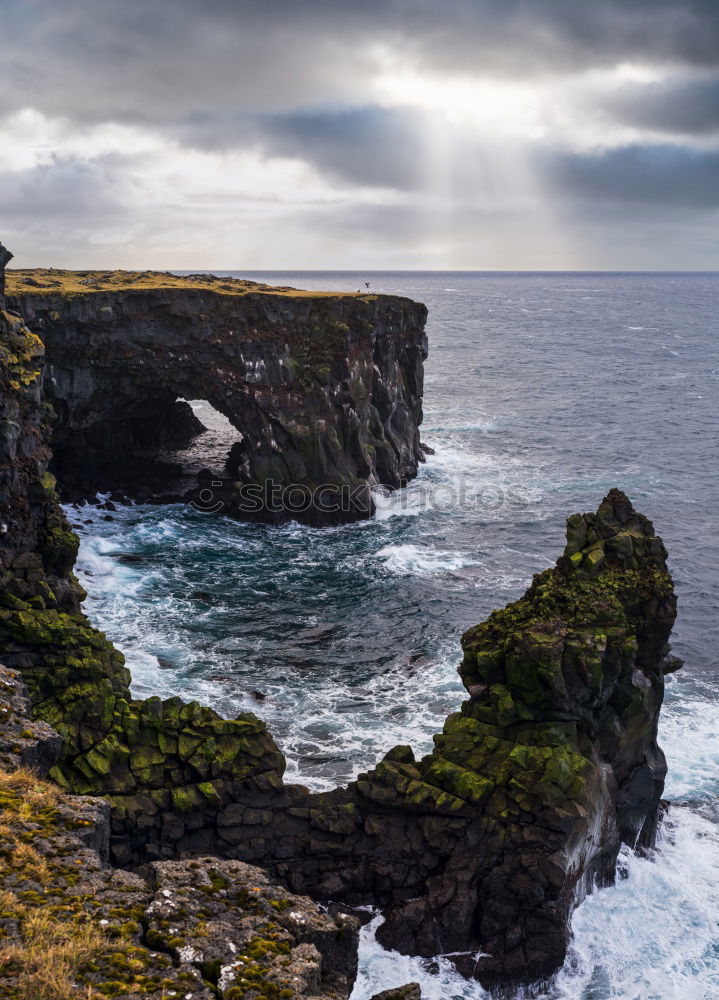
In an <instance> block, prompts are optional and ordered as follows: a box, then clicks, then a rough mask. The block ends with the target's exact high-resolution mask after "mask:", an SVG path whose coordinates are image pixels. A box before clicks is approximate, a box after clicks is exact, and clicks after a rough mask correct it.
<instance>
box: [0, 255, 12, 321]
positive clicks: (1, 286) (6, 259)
mask: <svg viewBox="0 0 719 1000" xmlns="http://www.w3.org/2000/svg"><path fill="white" fill-rule="evenodd" d="M12 257H13V255H12V254H11V253H10V251H9V250H8V249H7V247H4V246H3V245H2V243H0V309H4V308H5V268H6V266H7V265H8V264H9V263H10V261H11V260H12Z"/></svg>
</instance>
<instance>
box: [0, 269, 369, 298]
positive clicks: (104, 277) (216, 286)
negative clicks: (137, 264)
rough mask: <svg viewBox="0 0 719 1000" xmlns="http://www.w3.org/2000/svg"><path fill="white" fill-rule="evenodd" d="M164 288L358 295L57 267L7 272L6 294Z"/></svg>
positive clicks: (199, 276)
mask: <svg viewBox="0 0 719 1000" xmlns="http://www.w3.org/2000/svg"><path fill="white" fill-rule="evenodd" d="M164 288H182V289H185V290H187V289H198V290H201V291H210V292H217V293H218V294H219V295H248V294H250V293H255V294H256V293H261V294H266V295H279V296H283V297H290V298H296V297H310V298H328V297H335V296H336V297H343V296H345V295H352V296H353V297H357V293H354V292H353V293H349V292H348V293H344V292H308V291H303V290H301V289H297V288H290V287H289V286H286V285H283V286H274V285H266V284H261V283H260V282H257V281H249V280H245V279H243V278H218V277H215V276H214V275H210V274H193V275H187V276H179V275H176V274H170V273H169V272H167V271H62V270H56V269H55V268H50V269H48V268H36V269H31V270H12V271H6V272H5V292H6V294H7V295H93V294H95V293H97V292H115V291H152V290H157V289H164Z"/></svg>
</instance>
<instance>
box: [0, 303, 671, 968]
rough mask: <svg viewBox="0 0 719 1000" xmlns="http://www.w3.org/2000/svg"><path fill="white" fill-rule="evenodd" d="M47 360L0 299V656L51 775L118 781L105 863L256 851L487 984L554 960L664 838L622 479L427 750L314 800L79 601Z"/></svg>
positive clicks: (239, 726) (503, 633)
mask: <svg viewBox="0 0 719 1000" xmlns="http://www.w3.org/2000/svg"><path fill="white" fill-rule="evenodd" d="M42 355H43V345H42V343H41V342H40V341H39V340H38V338H37V337H35V336H34V335H33V334H31V333H30V331H29V330H28V329H27V327H25V325H24V324H23V323H22V321H20V320H19V319H18V318H17V317H14V316H12V315H10V314H8V313H0V386H1V388H2V392H1V394H0V405H1V406H2V411H1V412H0V418H2V419H1V422H0V428H1V429H2V436H1V437H0V477H1V478H0V487H2V489H1V490H0V519H2V521H3V522H4V523H5V530H4V532H3V533H2V534H0V560H1V569H0V659H1V660H2V661H4V662H5V663H6V664H8V666H9V667H11V668H14V669H16V670H18V671H19V672H21V674H22V676H23V679H24V681H25V683H27V685H28V688H29V690H30V694H31V697H32V702H33V714H34V717H35V719H36V720H42V721H43V722H45V723H50V724H51V725H52V726H53V727H54V728H55V729H57V731H58V732H59V734H60V736H61V738H62V748H61V750H60V754H61V755H60V758H59V760H58V762H57V763H56V764H55V765H54V766H53V767H52V769H51V771H50V774H51V776H52V777H53V778H54V779H55V780H56V781H57V782H58V783H59V784H60V785H61V786H63V787H64V788H65V789H66V790H67V791H68V792H72V793H75V794H83V795H94V796H107V798H108V801H109V803H110V808H111V841H110V844H111V852H112V857H113V859H114V861H115V863H116V864H120V865H128V864H136V863H143V864H147V863H153V862H156V861H157V862H159V861H163V860H170V859H172V858H174V857H176V856H177V854H178V852H188V853H189V854H193V855H197V856H206V855H214V856H217V857H222V858H225V859H234V860H239V861H243V862H246V863H251V864H261V865H262V866H264V867H266V868H268V869H269V870H270V871H271V872H272V873H273V875H274V877H277V878H280V879H281V880H283V882H284V883H285V884H287V885H288V886H289V888H290V890H291V891H293V892H299V893H302V894H305V893H306V894H309V895H310V896H313V897H314V898H317V899H334V900H341V901H343V902H345V903H348V904H360V903H367V902H372V903H375V904H377V905H380V906H382V907H383V908H384V909H385V910H386V914H387V921H386V923H385V924H384V926H383V927H382V928H381V929H380V938H381V940H382V941H383V942H384V943H385V944H387V945H390V946H392V947H395V948H398V949H399V950H401V951H404V952H407V953H414V954H421V955H434V954H437V953H439V952H443V953H447V952H451V953H459V954H455V961H456V962H457V965H458V966H459V968H460V969H461V970H462V971H463V972H464V973H465V974H466V975H470V976H472V975H474V976H477V977H478V978H480V979H481V980H482V981H483V982H486V983H493V982H498V981H499V982H518V981H525V982H526V981H531V980H535V979H537V978H539V977H543V976H547V975H549V974H550V973H551V972H553V971H554V970H555V969H556V968H557V967H558V966H559V965H560V964H561V963H562V961H563V959H564V955H565V952H566V946H567V941H568V935H569V931H568V916H569V914H570V911H571V909H572V907H573V905H574V903H575V900H576V898H577V892H578V891H581V890H582V887H583V886H584V885H585V884H586V883H587V882H588V881H589V880H590V879H591V878H593V877H596V878H597V879H598V880H599V881H600V882H601V881H607V880H609V879H611V877H612V875H613V871H614V864H615V860H616V856H617V851H618V848H619V845H620V843H621V842H622V841H624V842H627V843H629V844H632V845H634V844H635V843H638V844H639V845H649V844H651V842H652V839H653V836H654V829H655V825H656V819H657V811H658V807H659V800H660V796H661V792H662V787H663V780H664V773H665V763H664V757H663V754H662V752H661V750H660V749H659V748H658V746H657V743H656V731H657V721H658V714H659V709H660V705H661V701H662V696H663V686H664V681H663V675H664V673H666V672H667V671H668V670H672V669H675V668H676V667H677V666H678V665H679V664H678V661H676V660H674V659H673V658H671V657H670V656H669V655H668V645H667V642H668V638H669V634H670V631H671V627H672V624H673V621H674V618H675V614H676V600H675V596H674V591H673V585H672V580H671V577H670V575H669V572H668V570H667V566H666V551H665V549H664V546H663V544H662V542H661V539H660V538H658V537H657V536H656V535H655V532H654V529H653V526H652V524H651V522H649V521H648V520H647V519H646V518H645V517H643V516H642V515H641V514H638V513H637V512H635V511H634V509H633V508H632V506H631V503H630V502H629V500H628V499H627V497H626V496H625V495H624V494H622V493H621V492H620V491H618V490H612V491H611V492H610V494H609V495H608V496H607V498H606V499H605V500H604V501H603V503H602V504H601V505H600V507H599V508H598V510H597V512H596V513H594V514H585V515H575V516H574V517H572V518H570V519H569V522H568V531H567V546H566V549H565V552H564V554H563V555H562V556H561V557H560V559H559V560H558V562H557V565H556V566H555V567H554V568H552V569H548V570H546V571H545V572H544V573H541V574H539V575H538V576H536V577H535V579H534V581H533V583H532V586H531V587H530V588H529V590H528V591H527V593H526V594H525V595H524V597H523V598H521V599H520V600H518V601H516V602H514V603H513V604H510V605H508V606H507V608H505V609H503V610H501V611H497V612H495V613H494V614H493V615H491V616H490V617H489V618H488V619H487V621H486V622H484V623H483V624H481V625H478V626H476V627H475V628H473V629H470V630H469V631H468V632H467V633H466V634H465V636H464V637H463V640H462V643H463V649H464V659H463V661H462V665H461V668H460V670H461V674H462V677H463V679H464V682H465V685H466V687H467V689H468V693H469V699H468V700H467V701H466V702H465V703H464V704H463V705H462V708H461V711H460V712H458V713H456V714H454V715H452V716H450V717H449V718H448V719H447V721H446V723H445V726H444V730H443V732H442V733H441V734H439V735H438V736H437V737H436V738H435V743H436V747H435V750H434V752H433V753H432V754H430V755H428V756H426V757H424V758H423V759H421V760H419V761H417V760H416V759H415V757H414V755H413V752H412V750H411V748H409V747H396V748H395V749H394V750H392V751H391V752H390V753H389V754H387V756H386V757H385V759H384V760H383V761H382V762H381V763H380V764H379V765H378V766H377V767H376V768H374V769H373V770H372V771H371V772H369V773H368V774H365V775H361V776H360V778H358V780H357V781H355V782H353V783H351V784H350V785H349V786H348V787H347V788H341V789H336V790H335V791H333V792H330V793H324V794H310V793H309V792H308V791H307V790H306V789H305V788H302V787H299V786H293V785H285V784H284V782H283V771H284V759H283V757H282V755H281V753H280V752H279V750H278V748H277V747H276V745H275V744H274V741H273V740H272V738H271V737H270V735H269V734H268V733H267V731H266V728H265V726H264V724H263V723H262V722H261V721H260V720H259V719H257V718H256V717H255V716H253V715H251V714H245V715H242V716H240V717H239V718H238V719H236V720H223V719H221V718H220V717H219V716H217V715H216V713H214V712H213V711H212V710H210V709H206V708H202V707H201V706H199V705H197V704H194V703H191V704H184V703H183V702H182V701H181V700H180V699H170V700H167V701H164V702H162V701H160V700H159V699H157V698H152V699H148V700H147V701H144V702H138V701H134V700H133V699H132V698H131V697H130V694H129V689H128V682H129V674H128V671H127V670H126V668H125V667H124V665H123V660H122V657H121V655H120V654H119V653H118V652H117V651H116V650H114V649H113V647H112V646H111V644H110V643H109V642H107V640H106V639H105V637H104V636H103V635H102V634H101V633H99V632H98V631H96V630H94V629H93V628H92V627H91V626H90V625H89V623H88V622H87V620H86V618H85V617H84V616H83V615H82V613H81V611H80V600H81V599H82V596H83V593H82V590H81V588H80V587H79V585H78V584H77V581H76V580H75V578H74V576H73V574H72V566H73V563H74V559H75V554H76V548H77V539H76V538H75V536H74V535H73V533H72V532H71V531H70V529H69V527H68V525H67V523H66V521H65V519H64V517H63V515H62V511H61V510H60V508H59V506H58V504H57V497H56V494H55V492H54V481H53V479H52V477H51V476H49V475H48V473H47V464H48V460H49V454H50V452H49V435H50V416H51V414H50V410H49V407H47V405H46V404H45V403H44V401H43V394H42V371H43V357H42ZM35 724H36V725H38V724H39V722H36V723H35ZM28 731H29V730H28ZM19 735H20V737H22V734H19ZM46 735H48V734H47V733H46ZM23 738H24V737H23ZM28 738H29V737H28ZM49 738H51V737H49ZM16 746H17V747H18V750H17V752H18V753H21V752H22V751H23V743H22V738H21V739H18V741H17V743H16ZM480 952H481V953H482V955H481V957H478V955H479V953H480Z"/></svg>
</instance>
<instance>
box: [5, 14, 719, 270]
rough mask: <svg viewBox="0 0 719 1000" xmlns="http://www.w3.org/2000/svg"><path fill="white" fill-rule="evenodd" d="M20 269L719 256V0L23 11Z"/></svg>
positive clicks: (9, 210)
mask: <svg viewBox="0 0 719 1000" xmlns="http://www.w3.org/2000/svg"><path fill="white" fill-rule="evenodd" d="M0 24H1V25H2V46H1V47H0V94H1V95H2V100H1V101H0V240H2V241H3V242H4V243H5V244H6V245H8V246H9V247H10V248H11V249H12V250H13V251H14V252H15V255H16V258H17V259H16V264H17V266H35V265H43V266H50V265H54V266H67V267H83V266H88V267H90V266H106V267H154V268H178V269H179V268H198V269H200V268H237V269H253V268H254V269H264V268H361V269H369V268H373V269H383V268H398V269H405V268H430V269H435V268H437V269H445V268H446V269H454V268H458V269H474V268H477V269H504V268H509V269H569V268H579V269H584V268H588V269H591V268H601V269H631V268H634V269H644V268H648V269H652V268H661V269H672V268H677V269H682V268H689V269H694V268H697V269H705V268H709V269H713V268H719V7H718V6H717V0H706V2H703V0H688V2H679V0H591V2H589V0H587V2H586V3H585V2H580V0H361V2H360V0H257V2H247V0H203V2H201V3H198V2H197V0H0Z"/></svg>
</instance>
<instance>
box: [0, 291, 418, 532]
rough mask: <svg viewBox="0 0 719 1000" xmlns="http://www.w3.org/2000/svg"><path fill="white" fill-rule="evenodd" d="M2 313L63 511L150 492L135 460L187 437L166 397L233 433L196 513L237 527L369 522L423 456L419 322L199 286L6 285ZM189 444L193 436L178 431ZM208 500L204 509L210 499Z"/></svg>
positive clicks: (351, 301) (283, 294)
mask: <svg viewBox="0 0 719 1000" xmlns="http://www.w3.org/2000/svg"><path fill="white" fill-rule="evenodd" d="M8 301H9V303H10V304H11V305H12V307H13V308H14V309H16V310H17V311H18V312H19V313H20V314H21V315H22V316H23V317H24V318H25V320H26V321H27V322H28V323H29V324H30V325H31V326H32V328H33V330H34V331H35V332H36V333H38V334H39V335H40V336H41V337H42V340H43V342H44V344H45V348H46V352H47V360H48V364H49V366H50V367H49V372H50V378H49V379H48V397H49V399H50V400H51V401H52V404H53V407H54V409H55V412H56V415H57V420H56V423H55V428H54V435H53V451H54V464H53V468H54V470H55V471H56V472H57V473H58V478H59V479H60V482H61V486H62V488H63V490H64V491H65V494H64V495H65V496H70V497H75V496H82V495H91V496H94V494H95V492H96V491H97V490H98V489H99V488H105V489H106V488H108V486H113V487H116V488H122V489H124V490H125V492H127V493H128V494H129V495H130V496H134V495H136V494H137V492H138V489H141V488H142V485H143V484H144V485H147V476H148V470H147V465H146V461H144V460H145V459H146V458H147V457H148V455H152V454H154V453H157V452H159V451H161V450H162V449H163V448H164V447H166V445H167V443H168V441H169V440H171V439H172V437H173V434H176V433H180V432H181V431H182V430H183V427H184V428H185V429H186V424H187V419H186V413H183V412H182V411H181V409H179V405H178V403H177V402H176V401H177V398H178V396H179V397H184V398H186V399H194V398H201V399H206V400H208V401H209V402H210V403H211V404H212V405H213V406H214V407H215V408H216V409H217V410H219V411H220V412H221V413H223V414H225V416H227V417H228V418H229V420H230V421H231V422H232V424H233V425H234V426H235V427H236V428H237V430H238V441H237V442H236V444H235V445H234V446H233V447H232V449H231V451H230V454H229V455H228V456H227V469H226V470H225V471H224V472H223V470H222V469H216V470H213V471H214V473H215V475H214V476H213V483H212V488H211V490H210V491H209V492H208V490H207V488H206V487H204V488H203V487H198V488H197V489H195V490H194V491H190V492H189V493H188V496H187V499H188V500H190V501H191V502H193V503H194V504H195V506H197V507H199V508H201V509H206V510H212V511H222V512H223V513H226V514H230V515H232V516H236V517H240V518H243V519H249V520H265V521H275V522H279V521H284V520H288V519H290V518H295V519H297V520H303V521H307V522H309V523H312V524H329V523H340V522H343V521H348V520H354V519H357V518H361V517H367V516H369V515H370V514H371V513H372V510H373V504H372V499H371V493H370V488H371V487H372V486H374V485H376V484H383V485H385V486H388V487H391V488H396V487H398V486H400V485H402V484H403V483H405V482H406V481H407V480H408V479H411V478H412V477H413V476H414V475H416V472H417V465H418V463H419V462H421V461H423V460H424V452H423V450H422V448H421V446H420V440H419V424H420V422H421V420H422V381H423V361H424V358H425V356H426V352H427V344H426V337H425V334H424V324H425V319H426V309H425V307H424V306H423V305H421V304H419V303H416V302H412V301H411V300H410V299H406V298H400V297H397V296H388V295H339V294H336V295H335V294H323V293H316V294H311V293H307V292H299V291H296V290H294V289H279V290H273V289H271V288H269V287H268V286H262V285H257V284H253V283H251V282H245V281H236V280H233V279H226V278H213V277H212V276H207V275H205V276H202V275H199V276H194V277H189V278H178V277H175V276H172V275H162V274H157V273H145V274H132V273H123V272H119V273H107V272H96V273H83V274H77V273H72V272H60V271H33V272H29V271H18V272H10V273H9V274H8ZM189 430H190V432H191V431H192V428H189ZM210 493H211V494H212V496H210Z"/></svg>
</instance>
